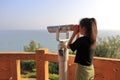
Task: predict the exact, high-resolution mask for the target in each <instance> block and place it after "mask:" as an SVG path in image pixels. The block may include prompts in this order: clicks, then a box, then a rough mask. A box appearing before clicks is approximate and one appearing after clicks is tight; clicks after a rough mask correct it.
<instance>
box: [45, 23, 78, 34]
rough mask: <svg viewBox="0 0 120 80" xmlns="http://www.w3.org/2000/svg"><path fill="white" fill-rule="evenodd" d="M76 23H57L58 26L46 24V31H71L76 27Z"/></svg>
mask: <svg viewBox="0 0 120 80" xmlns="http://www.w3.org/2000/svg"><path fill="white" fill-rule="evenodd" d="M76 26H78V25H73V24H70V25H58V26H48V27H47V29H48V32H49V33H56V32H57V31H59V32H60V33H66V32H69V31H73V29H74V27H76Z"/></svg>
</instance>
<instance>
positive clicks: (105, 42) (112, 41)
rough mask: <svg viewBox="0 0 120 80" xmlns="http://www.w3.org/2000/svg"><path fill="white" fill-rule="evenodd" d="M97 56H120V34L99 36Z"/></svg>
mask: <svg viewBox="0 0 120 80" xmlns="http://www.w3.org/2000/svg"><path fill="white" fill-rule="evenodd" d="M95 56H98V57H108V58H120V36H112V37H107V38H98V41H97V47H96V53H95Z"/></svg>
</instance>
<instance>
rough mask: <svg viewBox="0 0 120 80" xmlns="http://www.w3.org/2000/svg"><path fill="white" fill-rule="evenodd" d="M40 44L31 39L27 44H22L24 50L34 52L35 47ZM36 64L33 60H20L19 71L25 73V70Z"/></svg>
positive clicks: (31, 68) (31, 69) (39, 46)
mask: <svg viewBox="0 0 120 80" xmlns="http://www.w3.org/2000/svg"><path fill="white" fill-rule="evenodd" d="M41 47H42V46H41V45H40V44H38V45H36V42H35V41H34V40H31V41H30V43H29V45H28V46H27V45H25V46H24V51H25V52H35V50H36V49H38V48H41ZM35 66H36V64H35V61H34V60H21V73H25V72H26V71H27V72H28V71H30V72H31V71H33V69H34V68H35Z"/></svg>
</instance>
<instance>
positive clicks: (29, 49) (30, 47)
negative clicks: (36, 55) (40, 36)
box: [24, 40, 42, 52]
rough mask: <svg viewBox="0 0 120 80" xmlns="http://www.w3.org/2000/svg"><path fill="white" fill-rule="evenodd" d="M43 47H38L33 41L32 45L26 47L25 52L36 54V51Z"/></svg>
mask: <svg viewBox="0 0 120 80" xmlns="http://www.w3.org/2000/svg"><path fill="white" fill-rule="evenodd" d="M41 47H42V46H41V45H40V44H39V43H38V46H37V45H36V42H35V41H34V40H32V41H31V42H30V44H29V45H28V46H27V45H25V46H24V51H25V52H35V50H36V49H38V48H41Z"/></svg>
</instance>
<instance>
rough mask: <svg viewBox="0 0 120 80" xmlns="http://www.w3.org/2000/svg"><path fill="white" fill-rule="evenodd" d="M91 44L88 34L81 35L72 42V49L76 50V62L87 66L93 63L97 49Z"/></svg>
mask: <svg viewBox="0 0 120 80" xmlns="http://www.w3.org/2000/svg"><path fill="white" fill-rule="evenodd" d="M90 46H91V44H90V39H89V38H88V37H86V36H83V37H80V38H78V39H77V40H76V41H75V42H74V43H72V44H70V48H71V50H72V51H73V52H74V51H76V56H75V63H79V64H81V65H85V66H90V65H91V64H92V61H93V55H94V52H95V49H91V48H90Z"/></svg>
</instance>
